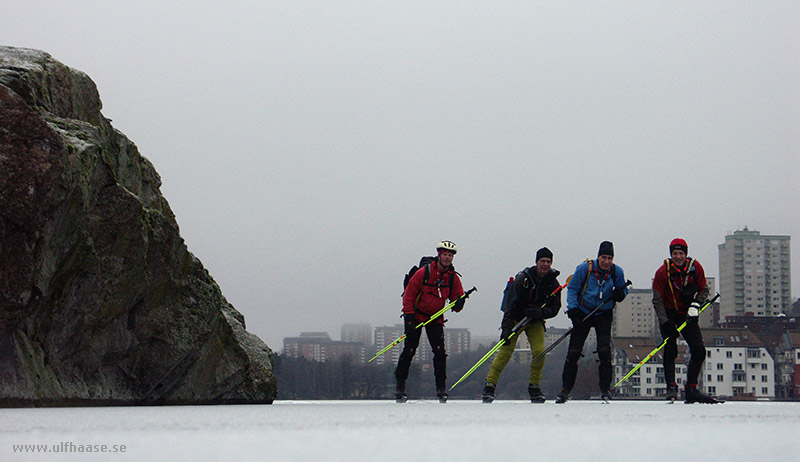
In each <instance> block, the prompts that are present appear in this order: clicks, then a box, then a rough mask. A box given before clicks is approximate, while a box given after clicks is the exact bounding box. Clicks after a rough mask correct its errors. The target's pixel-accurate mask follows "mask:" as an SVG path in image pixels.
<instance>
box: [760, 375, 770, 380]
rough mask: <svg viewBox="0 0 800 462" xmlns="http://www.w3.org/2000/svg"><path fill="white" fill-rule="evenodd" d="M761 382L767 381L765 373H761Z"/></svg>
mask: <svg viewBox="0 0 800 462" xmlns="http://www.w3.org/2000/svg"><path fill="white" fill-rule="evenodd" d="M761 382H769V378H768V377H767V376H766V375H762V376H761Z"/></svg>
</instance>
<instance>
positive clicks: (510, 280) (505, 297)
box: [500, 268, 536, 313]
mask: <svg viewBox="0 0 800 462" xmlns="http://www.w3.org/2000/svg"><path fill="white" fill-rule="evenodd" d="M526 270H527V268H526V269H524V270H522V271H520V272H519V273H517V276H519V275H520V274H523V273H524V274H525V277H526V278H527V279H528V280H529V281H531V283H533V285H532V286H531V290H533V289H534V288H535V287H536V283H534V282H533V278H532V277H531V275H530V273H528V271H526ZM513 285H514V277H513V276H512V277H510V278H508V282H507V283H506V288H505V289H503V301H502V302H500V311H502V312H503V313H506V312H508V311H511V309H512V308H513V307H511V306H509V304H508V293H509V291H510V290H511V286H513ZM526 288H527V287H526Z"/></svg>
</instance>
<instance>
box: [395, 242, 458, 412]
mask: <svg viewBox="0 0 800 462" xmlns="http://www.w3.org/2000/svg"><path fill="white" fill-rule="evenodd" d="M436 251H437V254H438V255H437V257H436V258H435V260H434V261H433V262H432V263H429V264H428V265H426V266H427V268H426V267H423V268H420V269H419V270H418V271H417V272H415V273H414V275H413V276H412V277H411V279H410V280H409V281H408V286H406V290H405V292H404V293H403V325H404V328H405V334H406V339H405V342H404V343H403V351H402V352H401V353H400V359H399V360H398V361H397V368H396V369H395V372H394V376H395V380H396V389H395V398H396V399H397V401H399V402H404V401H406V400H407V399H408V395H407V394H406V379H407V378H408V368H409V367H410V366H411V360H412V359H413V358H414V354H415V353H416V351H417V347H418V346H419V340H420V336H421V335H422V329H417V328H416V326H417V325H419V323H421V322H424V321H427V320H428V319H430V316H431V315H432V314H435V313H436V312H438V311H439V310H441V309H442V308H444V306H445V303H446V302H447V300H450V301H452V300H455V299H457V298H458V297H461V296H462V295H464V288H463V287H462V285H461V278H459V275H458V273H456V270H455V268H454V267H453V257H454V256H455V254H456V251H457V249H456V245H455V244H454V243H453V242H451V241H442V242H440V243H439V244H438V245H437V246H436ZM426 276H427V277H426ZM463 307H464V299H463V298H462V299H460V300H458V301H457V302H456V304H455V306H454V307H453V311H455V312H456V313H458V312H459V311H461V309H462V308H463ZM425 333H426V335H427V336H428V343H430V345H431V348H432V349H433V375H434V377H435V379H436V396H437V397H438V398H439V400H440V401H443V402H444V401H446V400H447V391H446V388H445V381H446V379H447V374H446V371H445V369H446V367H447V354H445V350H444V316H441V317H440V318H438V319H437V320H435V321H432V322H430V323H428V324H426V325H425Z"/></svg>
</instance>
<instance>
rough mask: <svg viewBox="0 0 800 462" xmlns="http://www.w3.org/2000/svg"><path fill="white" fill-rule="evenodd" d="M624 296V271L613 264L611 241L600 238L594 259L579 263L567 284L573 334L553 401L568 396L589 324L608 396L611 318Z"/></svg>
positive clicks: (603, 389)
mask: <svg viewBox="0 0 800 462" xmlns="http://www.w3.org/2000/svg"><path fill="white" fill-rule="evenodd" d="M627 295H628V287H627V284H626V283H625V273H624V272H623V270H622V267H620V266H619V265H616V264H614V244H612V243H611V242H609V241H603V242H602V243H600V249H599V250H598V252H597V259H596V260H588V261H585V262H583V263H581V264H580V265H578V267H577V268H575V273H574V274H573V275H572V280H570V283H569V285H568V286H567V316H569V319H570V320H572V333H571V334H570V337H569V347H568V349H567V359H566V361H565V362H564V371H563V372H562V374H561V392H559V394H558V395H557V396H556V403H558V404H563V403H566V402H567V400H568V399H569V394H570V391H572V387H573V386H575V377H576V376H577V375H578V360H579V359H580V357H581V356H582V353H583V344H584V343H585V342H586V337H587V336H588V335H589V331H590V330H591V329H592V327H594V332H595V334H596V335H597V355H598V356H599V359H600V367H599V375H600V394H601V397H602V398H603V399H605V400H608V399H611V392H610V388H611V378H612V366H611V323H612V321H613V320H614V306H615V305H616V303H617V302H621V301H622V300H624V299H625V297H626V296H627ZM598 307H599V308H598ZM595 308H598V309H597V311H595V312H594V313H593V314H592V315H591V316H590V313H592V311H594V310H595Z"/></svg>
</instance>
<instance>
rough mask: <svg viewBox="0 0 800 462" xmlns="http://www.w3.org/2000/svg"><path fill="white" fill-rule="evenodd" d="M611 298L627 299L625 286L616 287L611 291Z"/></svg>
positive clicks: (616, 300)
mask: <svg viewBox="0 0 800 462" xmlns="http://www.w3.org/2000/svg"><path fill="white" fill-rule="evenodd" d="M611 298H613V299H614V301H615V302H621V301H623V300H625V286H622V287H614V290H613V291H611Z"/></svg>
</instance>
